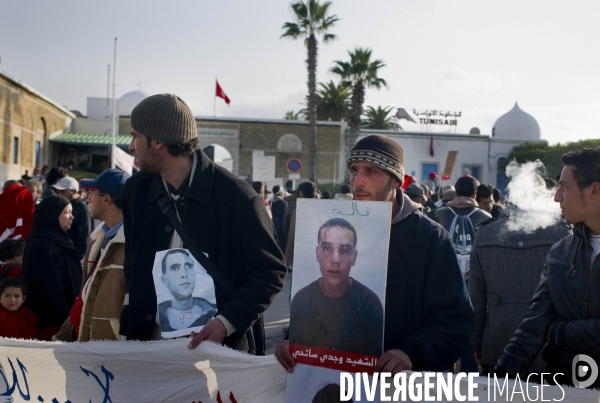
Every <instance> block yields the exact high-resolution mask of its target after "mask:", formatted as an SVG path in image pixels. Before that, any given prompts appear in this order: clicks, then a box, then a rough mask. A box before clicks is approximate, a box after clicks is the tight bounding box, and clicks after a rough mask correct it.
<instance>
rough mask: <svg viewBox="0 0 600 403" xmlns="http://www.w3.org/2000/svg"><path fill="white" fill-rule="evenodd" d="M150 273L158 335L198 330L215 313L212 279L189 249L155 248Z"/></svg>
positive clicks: (164, 335)
mask: <svg viewBox="0 0 600 403" xmlns="http://www.w3.org/2000/svg"><path fill="white" fill-rule="evenodd" d="M152 275H153V277H154V286H155V289H156V300H157V303H158V320H159V322H160V328H161V336H162V337H164V338H174V337H180V336H187V335H189V334H190V333H191V332H192V330H193V331H195V332H198V331H199V330H200V329H202V327H203V326H204V325H205V324H207V323H208V322H209V321H210V320H211V319H212V318H214V317H215V315H216V314H217V300H216V297H215V285H214V282H213V279H212V277H211V276H210V275H209V274H208V273H207V272H206V270H205V269H204V268H203V267H202V266H201V265H200V263H198V262H197V261H196V259H195V258H194V256H193V255H192V253H191V252H190V251H189V250H187V249H168V250H163V251H160V252H157V253H156V257H155V258H154V268H153V269H152Z"/></svg>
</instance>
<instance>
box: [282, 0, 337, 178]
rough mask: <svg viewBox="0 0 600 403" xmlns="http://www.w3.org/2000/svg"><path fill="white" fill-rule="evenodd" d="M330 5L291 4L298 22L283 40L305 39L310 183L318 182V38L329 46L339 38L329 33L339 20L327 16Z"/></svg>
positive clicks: (291, 24)
mask: <svg viewBox="0 0 600 403" xmlns="http://www.w3.org/2000/svg"><path fill="white" fill-rule="evenodd" d="M330 5H331V2H329V1H326V2H324V3H322V4H321V3H319V0H307V1H306V2H305V1H304V0H300V1H299V2H297V3H292V5H291V7H292V10H293V11H294V17H295V18H296V21H295V22H286V23H285V24H283V27H282V28H283V29H284V33H283V35H281V37H282V38H283V37H291V38H294V39H297V38H299V37H303V38H306V39H305V41H304V43H305V44H306V48H307V52H308V57H307V59H306V64H307V68H308V96H307V102H308V120H309V127H310V139H309V142H310V145H309V152H310V180H311V181H313V182H314V181H316V178H317V98H316V95H315V93H316V87H317V84H316V83H317V79H316V75H317V44H318V42H317V35H322V38H323V43H327V42H329V41H331V40H333V39H335V38H336V36H335V35H334V34H330V33H328V32H327V31H328V30H329V29H330V28H331V27H332V26H333V24H334V23H335V22H336V21H338V20H339V18H338V17H337V16H336V15H331V16H328V15H327V11H328V9H329V6H330Z"/></svg>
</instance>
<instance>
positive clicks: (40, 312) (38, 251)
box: [23, 195, 82, 340]
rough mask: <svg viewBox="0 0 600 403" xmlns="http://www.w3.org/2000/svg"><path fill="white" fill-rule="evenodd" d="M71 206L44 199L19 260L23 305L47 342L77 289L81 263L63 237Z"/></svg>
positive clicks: (61, 199)
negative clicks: (20, 263)
mask: <svg viewBox="0 0 600 403" xmlns="http://www.w3.org/2000/svg"><path fill="white" fill-rule="evenodd" d="M72 211H73V208H72V207H71V203H69V201H68V200H67V199H65V198H64V197H62V196H56V195H53V196H48V197H47V198H45V199H43V200H42V201H41V203H40V204H39V205H38V207H37V208H36V209H35V212H34V213H33V227H32V228H31V233H30V234H29V238H28V239H27V244H26V246H25V253H24V257H23V278H24V280H25V284H26V286H27V289H28V290H29V295H28V296H27V301H26V303H27V305H29V307H30V308H31V309H32V310H33V312H34V313H35V314H36V316H37V317H38V318H39V319H40V322H39V324H38V336H37V338H38V339H40V340H51V337H52V335H54V334H55V333H56V332H57V331H58V330H59V329H60V326H61V325H62V324H63V322H64V321H65V319H66V318H67V317H68V316H69V312H70V310H71V307H72V306H73V303H74V302H75V298H76V297H77V294H78V293H79V289H80V288H81V273H82V272H81V262H80V261H79V258H78V256H77V250H76V249H75V246H73V243H72V242H71V240H70V239H69V236H68V235H67V232H66V231H67V230H68V229H69V228H70V227H71V224H72V223H73V215H72V214H71V212H72Z"/></svg>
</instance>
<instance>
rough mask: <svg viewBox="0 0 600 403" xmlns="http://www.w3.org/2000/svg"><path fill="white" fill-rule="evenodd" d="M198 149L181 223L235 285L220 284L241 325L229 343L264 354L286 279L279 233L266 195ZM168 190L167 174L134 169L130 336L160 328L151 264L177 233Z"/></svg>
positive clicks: (127, 214) (125, 318)
mask: <svg viewBox="0 0 600 403" xmlns="http://www.w3.org/2000/svg"><path fill="white" fill-rule="evenodd" d="M196 155H197V158H198V161H197V167H196V171H195V173H194V176H193V179H192V183H191V185H190V187H189V188H188V189H187V191H186V192H185V194H184V195H183V196H182V197H181V198H180V199H179V200H178V201H177V203H176V205H177V210H178V212H179V216H180V217H181V222H182V224H183V226H184V227H185V229H186V230H187V232H188V233H189V235H190V237H192V238H193V239H194V240H195V241H196V245H197V247H198V248H200V249H201V250H202V251H204V252H205V253H207V254H208V257H209V259H210V260H211V261H212V262H214V263H215V264H216V266H217V267H218V268H219V269H220V270H221V272H222V273H223V274H224V275H225V276H226V277H227V278H228V279H229V281H230V282H231V283H232V285H233V287H234V288H236V289H237V292H236V293H235V294H234V295H228V294H227V293H226V291H225V290H224V289H223V288H222V287H221V286H219V285H218V284H217V283H216V282H215V286H216V297H217V307H218V310H219V312H218V313H219V314H220V315H223V316H224V317H225V318H227V320H229V321H230V322H231V324H232V325H233V326H234V327H235V328H236V332H235V333H233V334H232V335H231V336H229V337H227V338H225V342H224V343H225V344H226V345H227V346H229V347H232V348H235V349H237V350H240V351H246V352H250V353H252V354H264V338H265V335H264V325H263V320H262V313H263V312H264V311H265V310H266V309H267V308H268V307H269V305H270V304H271V302H272V301H273V299H274V298H275V296H276V295H277V293H278V292H279V291H281V289H282V288H283V285H284V283H285V276H286V267H285V263H284V258H283V255H282V253H281V250H280V249H279V247H278V246H277V244H276V243H275V240H274V239H273V234H272V230H271V220H270V219H269V216H268V214H267V210H266V209H265V205H264V202H263V199H262V198H261V197H260V196H259V195H257V194H256V192H254V190H253V189H252V188H251V187H250V186H248V184H247V183H245V182H244V181H243V180H241V179H239V178H237V177H236V176H234V175H233V174H231V173H230V172H229V171H227V170H225V169H223V168H221V167H219V166H218V165H215V164H213V162H212V161H211V160H210V159H209V158H208V157H207V156H206V154H204V153H203V152H202V151H198V152H197V154H196ZM164 194H166V189H165V186H164V184H163V182H162V179H161V177H160V176H159V175H158V174H144V173H136V174H135V175H133V176H132V177H131V178H130V179H129V180H128V181H127V182H126V184H125V188H124V192H123V199H124V200H123V201H124V203H123V219H124V220H123V225H124V229H125V238H126V240H127V241H126V243H125V264H124V269H125V281H126V286H127V291H128V293H129V305H128V306H125V309H124V310H123V314H122V316H121V329H120V331H121V334H123V335H125V336H127V339H129V340H150V338H151V336H152V332H153V329H154V326H155V317H156V311H157V304H156V293H155V290H154V282H153V279H152V267H153V264H154V257H155V253H156V252H157V251H161V250H165V249H169V245H170V241H171V237H172V235H173V228H172V225H171V223H170V222H169V220H168V218H167V217H166V216H164V215H163V214H162V212H161V210H160V208H159V206H158V204H157V200H158V199H159V197H160V196H162V195H164ZM184 247H186V245H185V244H184Z"/></svg>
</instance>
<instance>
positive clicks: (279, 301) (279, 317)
mask: <svg viewBox="0 0 600 403" xmlns="http://www.w3.org/2000/svg"><path fill="white" fill-rule="evenodd" d="M291 279H292V273H289V274H288V276H287V279H286V282H285V287H283V290H282V291H281V292H280V293H279V294H278V295H277V297H276V298H275V301H273V304H271V306H270V307H269V309H267V310H266V312H265V315H264V316H265V332H266V336H267V351H266V354H267V355H270V354H273V353H274V352H275V347H276V346H277V344H278V343H279V342H280V341H281V340H283V338H284V336H285V333H284V331H283V330H284V329H285V330H286V331H287V327H288V326H289V324H290V302H289V301H290V288H291V284H292V281H291Z"/></svg>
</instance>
